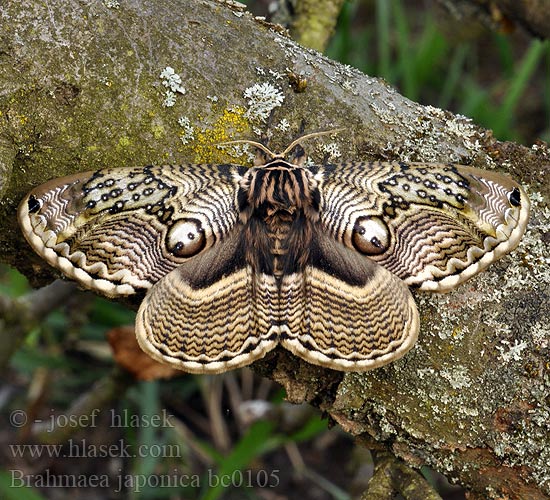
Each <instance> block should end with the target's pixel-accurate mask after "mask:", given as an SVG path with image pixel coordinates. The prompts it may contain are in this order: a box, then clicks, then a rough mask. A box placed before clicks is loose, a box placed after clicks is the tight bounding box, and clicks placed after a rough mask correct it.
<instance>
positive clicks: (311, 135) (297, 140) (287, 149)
mask: <svg viewBox="0 0 550 500" xmlns="http://www.w3.org/2000/svg"><path fill="white" fill-rule="evenodd" d="M343 130H345V129H344V128H335V129H334V130H323V131H321V132H312V133H311V134H306V135H303V136H302V137H298V139H295V140H294V141H292V142H291V143H290V144H289V145H288V146H287V148H286V149H285V150H284V151H283V152H282V153H281V154H280V156H285V155H286V154H287V153H289V152H290V151H292V149H293V148H295V147H296V146H297V145H298V144H300V143H301V142H302V141H305V140H306V139H311V138H313V137H320V136H322V135H330V134H336V133H338V132H342V131H343Z"/></svg>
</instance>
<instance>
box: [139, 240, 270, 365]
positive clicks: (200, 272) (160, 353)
mask: <svg viewBox="0 0 550 500" xmlns="http://www.w3.org/2000/svg"><path fill="white" fill-rule="evenodd" d="M242 246H243V238H242V235H241V234H239V233H235V234H232V235H230V236H229V237H228V238H226V239H225V240H223V241H222V242H220V243H219V245H217V246H216V247H214V248H211V249H209V250H207V251H206V252H204V253H203V254H201V255H199V256H197V257H196V258H195V259H193V260H192V261H188V262H186V263H184V264H182V265H181V266H179V267H178V268H177V269H175V270H174V271H172V272H170V273H169V274H168V275H167V276H165V277H164V278H163V279H162V280H160V281H159V282H158V283H157V284H156V285H155V286H153V288H152V289H151V290H150V292H149V293H148V294H147V296H146V297H145V300H144V301H143V302H142V304H141V306H140V308H139V311H138V315H137V318H136V335H137V339H138V342H139V344H140V346H141V348H142V349H143V350H144V351H145V352H146V353H147V354H149V355H150V356H151V357H153V358H154V359H156V360H158V361H160V362H164V363H168V364H170V365H172V366H173V367H175V368H178V369H181V370H185V371H187V372H191V373H219V372H223V371H226V370H229V369H233V368H238V367H240V366H244V365H248V364H250V363H252V362H253V361H255V360H257V359H259V358H261V357H263V356H264V355H265V354H266V353H267V352H269V351H270V350H272V349H273V348H274V347H275V346H276V345H277V343H278V342H279V325H278V324H277V322H276V321H274V320H273V319H274V317H273V315H274V314H275V313H276V311H277V310H278V309H279V299H278V290H277V284H276V281H275V278H274V277H273V276H268V275H265V274H255V273H253V271H252V269H251V267H250V266H249V265H248V264H247V263H246V261H245V258H244V251H243V248H242Z"/></svg>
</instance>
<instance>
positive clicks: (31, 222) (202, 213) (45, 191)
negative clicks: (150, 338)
mask: <svg viewBox="0 0 550 500" xmlns="http://www.w3.org/2000/svg"><path fill="white" fill-rule="evenodd" d="M237 179H238V173H237V169H236V168H232V167H229V166H210V165H183V166H180V167H175V166H163V167H144V168H113V169H103V170H98V171H96V172H85V173H81V174H77V175H73V176H69V177H65V178H61V179H54V180H53V181H50V182H48V183H46V184H43V185H42V186H39V187H37V188H35V189H34V190H33V191H31V192H30V193H29V194H28V195H27V196H26V197H25V198H24V199H23V201H22V202H21V204H20V206H19V211H18V217H19V222H20V225H21V227H22V229H23V234H24V235H25V237H26V239H27V240H28V242H29V243H30V245H31V246H32V247H33V248H34V250H35V251H36V252H37V253H38V254H39V255H41V256H42V257H43V258H44V259H45V260H46V261H47V262H49V263H50V264H51V265H52V266H54V267H56V268H58V269H59V270H61V271H62V272H63V273H64V274H65V275H67V276H68V277H70V278H73V279H75V280H77V281H78V282H79V283H80V284H81V285H83V286H84V287H86V288H89V289H92V290H96V291H99V292H101V293H103V294H104V295H107V296H110V297H113V296H117V295H129V294H132V293H134V292H135V291H136V290H140V289H148V288H150V287H151V286H152V285H153V284H154V283H156V282H157V281H158V280H160V279H161V278H162V277H163V276H165V275H166V274H168V273H169V272H170V271H172V270H173V269H175V268H176V267H177V266H179V265H180V264H181V263H183V262H185V261H186V260H187V259H188V258H190V257H191V256H194V255H196V254H198V253H200V252H202V251H205V250H207V249H208V248H209V247H210V246H212V245H213V244H215V242H216V241H217V240H219V239H221V238H222V237H223V236H224V235H225V234H227V233H228V232H230V231H231V230H232V228H233V226H234V225H235V223H236V221H237V218H238V210H237V206H236V203H237V201H236V193H237V190H238V180H237Z"/></svg>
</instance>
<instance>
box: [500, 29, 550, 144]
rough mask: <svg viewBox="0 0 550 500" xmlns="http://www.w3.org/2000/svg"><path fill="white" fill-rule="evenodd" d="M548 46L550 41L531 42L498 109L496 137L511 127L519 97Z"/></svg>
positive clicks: (502, 134)
mask: <svg viewBox="0 0 550 500" xmlns="http://www.w3.org/2000/svg"><path fill="white" fill-rule="evenodd" d="M548 46H549V45H548V42H541V41H540V40H534V41H533V42H532V43H531V46H530V47H529V49H528V50H527V53H526V54H525V56H524V57H523V59H522V61H521V64H520V66H519V68H518V70H517V72H516V74H515V76H514V78H513V80H512V81H511V82H510V86H509V88H508V92H507V94H506V96H505V97H504V100H503V102H502V105H501V106H500V108H499V109H498V111H497V114H496V117H495V120H494V125H493V131H494V133H495V136H496V137H498V138H502V137H503V136H505V135H506V133H507V131H508V129H509V128H510V125H511V123H512V120H513V114H514V110H515V108H516V106H517V104H518V102H519V99H520V98H521V96H522V95H523V93H524V91H525V88H526V87H527V84H528V83H529V79H530V78H531V77H532V76H533V73H534V72H535V70H536V69H537V66H538V64H539V62H540V60H541V58H542V56H543V54H544V53H545V51H546V50H547V48H548Z"/></svg>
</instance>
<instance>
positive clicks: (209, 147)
mask: <svg viewBox="0 0 550 500" xmlns="http://www.w3.org/2000/svg"><path fill="white" fill-rule="evenodd" d="M244 114H245V109H244V108H241V107H238V106H234V107H232V108H224V110H223V111H222V113H221V116H220V117H219V118H218V119H217V120H216V121H215V122H214V123H213V124H212V125H211V126H210V127H208V128H204V129H199V128H198V127H196V128H195V134H194V135H195V140H194V141H192V142H190V143H189V145H188V146H187V147H188V148H189V149H190V150H191V151H192V152H193V154H194V161H195V162H196V163H223V162H227V161H231V162H240V163H246V162H247V161H248V159H247V158H246V156H244V155H242V156H240V157H233V156H230V155H229V154H228V153H227V151H224V150H223V149H220V148H219V147H218V146H219V145H220V144H221V143H222V142H227V141H231V140H234V139H235V138H239V139H240V138H242V136H243V135H246V134H247V133H248V132H250V123H249V121H248V119H247V118H246V117H245V116H244ZM187 147H186V148H187Z"/></svg>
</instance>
